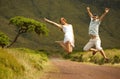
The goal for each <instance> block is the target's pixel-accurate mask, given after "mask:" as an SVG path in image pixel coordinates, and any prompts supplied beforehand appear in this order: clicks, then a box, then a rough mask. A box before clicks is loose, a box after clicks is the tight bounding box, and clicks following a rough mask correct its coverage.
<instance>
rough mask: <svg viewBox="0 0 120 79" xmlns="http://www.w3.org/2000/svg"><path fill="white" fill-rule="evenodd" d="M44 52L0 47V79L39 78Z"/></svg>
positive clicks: (44, 56)
mask: <svg viewBox="0 0 120 79" xmlns="http://www.w3.org/2000/svg"><path fill="white" fill-rule="evenodd" d="M47 61H48V59H47V56H46V54H44V53H43V52H39V51H34V50H30V49H26V48H13V49H0V79H39V78H40V74H41V72H42V71H43V69H44V68H45V67H46V63H47Z"/></svg>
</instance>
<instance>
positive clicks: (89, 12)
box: [87, 7, 93, 18]
mask: <svg viewBox="0 0 120 79" xmlns="http://www.w3.org/2000/svg"><path fill="white" fill-rule="evenodd" d="M87 12H88V14H89V16H90V18H91V17H93V14H92V12H91V11H90V7H87Z"/></svg>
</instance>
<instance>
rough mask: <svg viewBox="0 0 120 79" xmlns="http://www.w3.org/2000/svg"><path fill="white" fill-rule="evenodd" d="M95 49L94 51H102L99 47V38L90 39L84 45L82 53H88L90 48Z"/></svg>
mask: <svg viewBox="0 0 120 79" xmlns="http://www.w3.org/2000/svg"><path fill="white" fill-rule="evenodd" d="M92 47H95V49H97V50H102V47H101V40H100V38H99V36H97V37H96V38H94V39H92V38H91V39H90V40H89V42H88V43H87V44H86V45H85V47H84V48H83V50H84V51H88V50H89V49H90V48H92Z"/></svg>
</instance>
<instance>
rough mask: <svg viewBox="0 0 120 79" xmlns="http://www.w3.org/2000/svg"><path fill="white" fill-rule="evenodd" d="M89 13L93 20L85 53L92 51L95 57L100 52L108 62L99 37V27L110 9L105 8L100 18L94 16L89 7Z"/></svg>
mask: <svg viewBox="0 0 120 79" xmlns="http://www.w3.org/2000/svg"><path fill="white" fill-rule="evenodd" d="M87 12H88V14H89V16H90V18H91V21H90V25H89V36H90V40H89V42H88V43H87V44H86V45H85V47H84V49H83V50H84V51H92V52H93V53H92V54H93V55H95V54H96V53H97V52H98V51H99V52H100V53H101V55H102V56H103V57H104V58H105V59H106V60H108V58H107V57H106V55H105V53H104V51H103V49H102V47H101V40H100V37H99V26H100V23H101V21H102V20H103V17H104V16H105V15H106V14H107V13H108V12H109V9H108V8H105V12H104V13H103V14H102V15H101V16H100V17H99V16H98V15H93V14H92V13H91V11H90V7H87ZM93 47H94V48H93Z"/></svg>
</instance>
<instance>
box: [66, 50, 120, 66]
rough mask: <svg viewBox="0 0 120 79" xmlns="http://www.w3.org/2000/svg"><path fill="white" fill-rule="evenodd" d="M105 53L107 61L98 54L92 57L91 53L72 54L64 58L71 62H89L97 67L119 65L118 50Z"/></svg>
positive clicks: (119, 51) (119, 54)
mask: <svg viewBox="0 0 120 79" xmlns="http://www.w3.org/2000/svg"><path fill="white" fill-rule="evenodd" d="M105 53H106V55H107V56H108V58H109V60H108V61H106V60H105V59H104V58H103V57H102V55H101V54H100V53H97V54H96V55H94V56H93V55H92V53H91V52H76V53H72V54H71V55H69V56H68V55H64V58H68V59H71V60H72V61H78V62H91V63H95V64H99V65H103V64H119V63H120V50H119V49H111V50H105Z"/></svg>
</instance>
